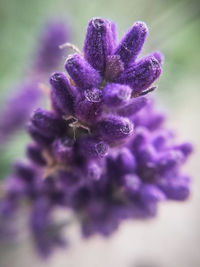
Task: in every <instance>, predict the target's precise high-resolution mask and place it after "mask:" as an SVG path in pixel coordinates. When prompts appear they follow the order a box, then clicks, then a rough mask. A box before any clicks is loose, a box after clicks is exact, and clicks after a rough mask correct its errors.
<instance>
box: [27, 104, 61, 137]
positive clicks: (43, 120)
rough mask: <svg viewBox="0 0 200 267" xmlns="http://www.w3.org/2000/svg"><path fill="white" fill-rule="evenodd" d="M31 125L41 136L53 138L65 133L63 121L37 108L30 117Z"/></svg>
mask: <svg viewBox="0 0 200 267" xmlns="http://www.w3.org/2000/svg"><path fill="white" fill-rule="evenodd" d="M31 123H32V125H33V126H34V127H35V129H36V130H37V131H38V133H40V134H41V135H42V136H44V137H47V138H53V137H58V136H61V135H63V134H64V133H65V130H66V129H65V128H66V125H65V121H64V120H62V119H60V118H58V117H57V116H56V115H55V114H54V113H52V112H50V111H47V110H44V109H41V108H38V109H36V110H35V111H34V113H33V115H32V117H31Z"/></svg>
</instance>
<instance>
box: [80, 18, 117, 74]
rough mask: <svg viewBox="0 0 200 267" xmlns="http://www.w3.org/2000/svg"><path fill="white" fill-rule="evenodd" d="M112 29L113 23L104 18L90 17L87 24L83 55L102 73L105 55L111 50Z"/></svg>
mask: <svg viewBox="0 0 200 267" xmlns="http://www.w3.org/2000/svg"><path fill="white" fill-rule="evenodd" d="M113 31H114V27H113V25H111V23H110V22H109V21H108V20H105V19H101V18H92V19H91V21H90V22H89V24H88V28H87V33H86V37H85V43H84V47H83V51H84V57H85V59H86V60H87V61H88V62H89V63H90V65H91V66H92V67H93V68H95V69H96V70H98V71H99V72H100V73H101V74H103V73H104V70H105V65H106V59H107V56H108V55H110V54H111V53H112V51H113V38H115V37H113Z"/></svg>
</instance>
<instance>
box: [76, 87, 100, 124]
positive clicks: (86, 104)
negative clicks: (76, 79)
mask: <svg viewBox="0 0 200 267" xmlns="http://www.w3.org/2000/svg"><path fill="white" fill-rule="evenodd" d="M85 95H86V96H79V97H77V99H76V101H75V105H74V110H75V116H76V118H77V119H78V120H80V121H81V122H83V123H86V124H87V125H90V124H92V123H94V122H96V121H97V120H98V119H99V118H100V117H101V114H102V103H101V102H97V101H98V100H100V98H99V97H100V96H99V95H96V96H95V95H92V94H90V93H88V92H86V93H85Z"/></svg>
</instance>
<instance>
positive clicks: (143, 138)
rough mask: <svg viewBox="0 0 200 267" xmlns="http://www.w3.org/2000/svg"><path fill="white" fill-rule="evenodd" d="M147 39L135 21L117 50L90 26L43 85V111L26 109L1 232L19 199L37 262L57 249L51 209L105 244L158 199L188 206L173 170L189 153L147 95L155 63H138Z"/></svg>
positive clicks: (109, 31) (157, 68) (110, 32)
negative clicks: (24, 140) (24, 135)
mask: <svg viewBox="0 0 200 267" xmlns="http://www.w3.org/2000/svg"><path fill="white" fill-rule="evenodd" d="M147 34H148V28H147V26H146V24H145V23H144V22H140V21H139V22H136V23H134V24H133V26H131V28H130V29H129V30H128V32H127V33H126V34H125V35H124V37H123V38H122V40H121V41H120V42H119V43H117V38H116V25H115V24H114V23H113V22H111V21H109V20H106V19H102V18H92V19H91V20H90V22H89V24H88V28H87V32H86V36H85V41H84V46H83V51H82V52H79V51H78V49H76V50H77V51H76V53H74V54H72V55H70V56H68V58H67V59H66V61H65V69H66V71H67V73H64V72H54V73H53V74H52V75H51V76H50V78H49V85H50V94H49V96H50V102H51V106H50V108H49V110H46V109H43V108H38V109H36V110H35V111H34V112H33V114H32V116H31V118H30V121H29V123H28V125H27V131H28V133H29V134H30V136H31V138H32V142H31V143H30V144H29V145H28V146H27V149H26V155H27V160H26V161H23V162H18V163H16V164H15V166H14V170H13V173H12V175H10V177H9V178H8V179H6V180H5V191H4V196H3V197H2V200H1V205H0V216H1V219H0V233H1V234H2V233H3V232H5V223H4V222H5V221H9V222H11V221H12V218H14V217H15V216H16V213H17V211H18V208H19V205H20V203H21V202H22V201H26V203H27V202H28V203H29V206H30V220H29V222H30V224H29V225H30V229H31V233H32V235H33V237H34V240H35V242H36V245H37V248H38V249H39V252H41V254H42V255H44V256H47V255H49V254H50V252H51V251H52V250H53V249H54V248H55V247H57V246H63V245H64V244H66V242H65V240H64V239H63V235H62V231H61V230H62V226H63V224H59V223H56V222H54V217H53V213H54V211H55V210H56V209H57V208H59V207H62V208H64V209H65V210H69V211H71V212H72V214H74V216H75V217H76V218H77V219H78V221H79V223H80V226H81V229H82V234H83V236H84V237H89V236H92V235H94V234H100V235H103V236H110V235H111V234H112V233H113V232H115V231H116V230H117V228H118V227H119V225H120V224H121V223H122V222H123V221H124V220H127V219H148V218H152V217H154V216H155V215H156V212H157V206H158V202H160V201H166V200H179V201H182V200H185V199H187V198H188V195H189V192H190V178H189V177H188V176H187V175H185V174H182V172H181V166H182V165H183V164H184V163H185V161H186V160H187V158H188V156H189V155H190V153H191V152H192V146H191V144H190V143H178V144H176V143H175V142H174V135H173V133H172V131H171V130H169V129H166V127H165V126H164V121H165V116H164V115H163V114H162V113H160V112H158V111H156V108H155V101H154V100H153V99H152V98H151V97H149V93H150V92H152V91H154V90H155V89H156V86H152V84H153V83H154V81H156V80H157V79H158V78H159V76H160V75H161V72H162V64H163V56H162V54H161V53H160V52H154V53H152V54H150V55H147V56H145V57H143V58H139V59H138V54H139V53H140V51H141V49H142V47H143V44H144V42H145V40H146V37H147ZM45 58H47V59H48V55H46V57H45ZM47 61H48V60H47ZM8 225H9V224H7V226H8ZM9 226H10V225H9ZM7 228H8V227H7ZM7 230H8V232H9V231H10V229H7Z"/></svg>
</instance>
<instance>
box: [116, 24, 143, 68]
mask: <svg viewBox="0 0 200 267" xmlns="http://www.w3.org/2000/svg"><path fill="white" fill-rule="evenodd" d="M147 33H148V29H147V26H146V24H145V23H144V22H141V21H138V22H135V23H134V24H133V26H132V27H131V28H130V29H129V31H128V32H127V33H126V34H125V36H124V37H123V39H122V40H121V42H120V44H119V45H118V46H117V48H116V50H115V55H119V56H120V58H121V60H122V61H123V62H124V64H125V65H127V64H128V63H129V62H131V61H134V60H135V59H136V57H137V55H138V54H139V52H140V51H141V49H142V46H143V44H144V41H145V39H146V37H147Z"/></svg>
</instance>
